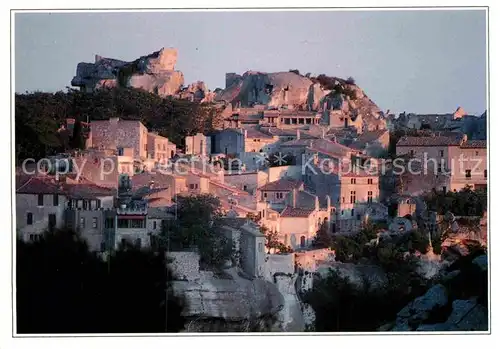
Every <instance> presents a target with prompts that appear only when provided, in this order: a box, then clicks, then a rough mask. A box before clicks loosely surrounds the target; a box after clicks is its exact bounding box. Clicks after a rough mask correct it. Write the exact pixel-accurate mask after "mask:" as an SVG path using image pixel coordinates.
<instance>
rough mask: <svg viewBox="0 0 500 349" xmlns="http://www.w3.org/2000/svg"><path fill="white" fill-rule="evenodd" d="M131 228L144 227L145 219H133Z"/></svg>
mask: <svg viewBox="0 0 500 349" xmlns="http://www.w3.org/2000/svg"><path fill="white" fill-rule="evenodd" d="M130 223H131V228H144V220H143V219H132V220H130Z"/></svg>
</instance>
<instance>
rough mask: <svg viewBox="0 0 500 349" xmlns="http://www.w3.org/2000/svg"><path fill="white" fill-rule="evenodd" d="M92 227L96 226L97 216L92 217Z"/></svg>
mask: <svg viewBox="0 0 500 349" xmlns="http://www.w3.org/2000/svg"><path fill="white" fill-rule="evenodd" d="M92 228H94V229H95V228H97V217H92Z"/></svg>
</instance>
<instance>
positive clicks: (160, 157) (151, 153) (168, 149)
mask: <svg viewBox="0 0 500 349" xmlns="http://www.w3.org/2000/svg"><path fill="white" fill-rule="evenodd" d="M147 150H148V152H147V154H148V157H149V158H151V159H154V160H156V161H158V162H164V163H167V162H168V160H169V159H171V158H173V157H174V155H175V152H176V146H175V144H173V143H172V142H170V141H169V140H168V138H166V137H162V136H160V135H158V134H156V133H152V132H149V133H148V147H147Z"/></svg>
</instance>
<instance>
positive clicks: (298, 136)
mask: <svg viewBox="0 0 500 349" xmlns="http://www.w3.org/2000/svg"><path fill="white" fill-rule="evenodd" d="M297 139H300V130H297Z"/></svg>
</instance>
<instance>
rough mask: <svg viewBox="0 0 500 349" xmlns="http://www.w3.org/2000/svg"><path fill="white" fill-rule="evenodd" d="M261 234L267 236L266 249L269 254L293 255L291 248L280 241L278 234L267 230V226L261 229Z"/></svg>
mask: <svg viewBox="0 0 500 349" xmlns="http://www.w3.org/2000/svg"><path fill="white" fill-rule="evenodd" d="M260 232H261V233H262V234H264V235H265V236H266V249H267V251H268V253H271V251H272V252H273V253H283V254H285V253H292V252H293V250H292V248H291V247H290V246H286V245H285V244H284V243H282V242H280V241H279V240H278V232H276V231H272V230H269V229H267V228H266V227H265V226H261V227H260Z"/></svg>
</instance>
